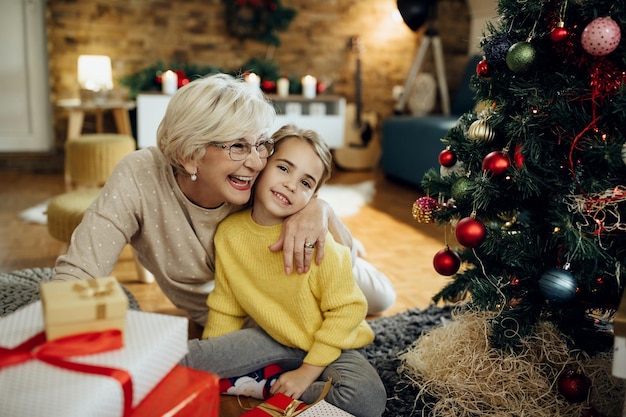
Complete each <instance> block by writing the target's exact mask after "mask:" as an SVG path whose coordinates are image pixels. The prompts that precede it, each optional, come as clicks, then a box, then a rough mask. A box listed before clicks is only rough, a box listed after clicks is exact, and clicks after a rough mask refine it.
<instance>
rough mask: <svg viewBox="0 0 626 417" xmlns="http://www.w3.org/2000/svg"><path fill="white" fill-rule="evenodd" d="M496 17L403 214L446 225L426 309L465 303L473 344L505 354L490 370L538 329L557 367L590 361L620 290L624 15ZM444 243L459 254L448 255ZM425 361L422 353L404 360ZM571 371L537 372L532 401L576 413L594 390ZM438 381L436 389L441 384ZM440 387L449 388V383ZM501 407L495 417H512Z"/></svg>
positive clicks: (504, 10)
mask: <svg viewBox="0 0 626 417" xmlns="http://www.w3.org/2000/svg"><path fill="white" fill-rule="evenodd" d="M498 14H499V16H498V19H497V21H496V23H491V24H487V26H486V28H485V31H484V35H483V38H482V40H481V43H480V47H481V49H482V51H483V55H484V59H483V60H482V61H481V62H480V63H479V64H478V66H477V67H476V75H474V77H473V78H472V88H473V89H474V91H475V96H476V99H477V102H478V103H479V105H477V107H476V108H475V109H474V111H472V112H470V113H467V114H465V115H463V116H462V117H461V118H460V119H459V122H458V123H457V126H456V127H454V128H453V129H451V130H450V131H449V132H448V134H447V135H446V137H445V138H443V139H442V142H443V144H442V151H441V153H440V155H439V160H438V162H439V165H440V166H439V167H438V168H433V169H431V170H429V171H428V172H427V173H426V174H425V176H424V177H423V179H422V186H423V189H424V191H425V192H426V193H427V195H426V196H424V197H421V198H419V199H417V200H416V201H415V202H414V204H413V217H414V218H415V219H416V220H417V221H419V222H437V223H439V224H441V225H445V228H444V229H445V230H446V242H445V244H444V248H442V250H441V251H439V252H438V253H436V254H434V259H433V265H434V268H435V269H436V270H437V272H439V273H440V274H441V275H444V276H450V277H451V279H450V281H449V282H448V283H447V284H446V285H445V286H444V288H443V289H442V290H441V291H440V292H439V293H438V294H437V295H435V297H434V301H441V300H444V301H455V302H456V301H460V300H465V301H466V303H464V305H465V306H469V307H470V308H469V310H471V311H479V312H485V313H486V312H488V313H489V314H488V315H486V317H487V319H486V321H487V322H488V330H486V331H485V334H486V335H487V336H486V337H487V339H488V343H489V344H490V347H492V348H494V349H496V350H497V351H498V352H500V353H498V354H494V353H492V352H489V351H488V353H486V356H494V355H496V356H497V355H500V354H503V355H505V356H499V357H498V361H499V362H501V361H502V358H504V357H506V355H507V354H511V355H515V354H516V353H519V352H520V351H522V350H524V349H527V351H531V352H532V351H533V350H537V349H535V348H534V347H532V342H529V340H532V339H533V338H535V339H538V338H539V337H538V336H537V334H538V333H539V330H538V324H541V323H549V324H550V325H553V326H554V327H555V328H556V329H557V330H558V334H559V335H560V336H559V337H560V338H561V339H563V340H564V343H565V344H566V346H567V349H568V350H569V352H570V353H567V355H569V356H570V359H571V358H573V357H574V356H576V355H578V353H580V352H584V355H587V356H585V357H586V358H593V357H594V355H597V354H602V353H604V354H606V353H607V352H610V350H611V348H612V343H613V335H612V332H611V326H612V318H613V316H614V314H615V312H616V309H617V307H618V305H619V302H620V297H621V294H622V291H623V288H624V283H623V279H624V277H626V43H624V42H622V37H621V36H622V35H621V32H622V30H626V2H624V1H613V0H533V1H519V0H500V1H499V4H498ZM434 162H435V164H433V165H436V162H437V161H434ZM452 233H454V236H455V237H456V242H458V243H459V245H456V243H455V244H454V245H452V244H449V243H448V242H447V240H448V239H447V237H448V234H450V235H451V234H452ZM544 330H545V328H544ZM468 339H469V336H468ZM424 343H427V342H424ZM446 343H447V342H445V341H444V342H441V343H438V344H436V345H437V346H439V347H434V348H433V349H432V352H433V353H436V355H435V356H434V357H435V358H441V357H442V353H441V352H440V351H437V349H440V347H441V345H442V344H446ZM461 343H462V342H461ZM459 345H460V344H459ZM528 346H531V347H530V348H528ZM428 350H429V348H428V346H427V345H426V344H424V345H423V346H419V349H416V352H410V353H411V354H413V353H415V354H419V355H424V352H428ZM456 350H460V347H459V348H458V349H456ZM571 352H577V353H575V354H573V355H572V354H571ZM451 354H453V353H451ZM467 354H469V353H467V352H466V353H463V354H460V356H467ZM567 355H566V356H567ZM444 356H445V355H444ZM537 356H538V357H540V359H539V361H541V360H544V361H545V362H550V360H546V355H537ZM541 357H542V358H543V359H541ZM603 358H604V359H603V361H604V362H607V360H606V356H604V357H603ZM422 359H423V358H422V357H420V358H419V360H418V361H417V362H419V363H420V366H419V367H418V371H417V373H418V374H421V376H423V375H424V374H425V372H424V371H423V365H421V364H423V363H424V362H433V363H434V362H437V360H436V359H435V360H432V361H429V360H428V359H426V360H422ZM570 359H564V360H563V361H562V362H559V363H558V364H555V363H548V365H549V366H543V368H542V369H544V371H545V370H546V369H547V368H552V369H551V370H550V372H547V371H546V372H544V371H542V372H540V374H542V375H544V376H545V377H546V378H547V381H546V385H545V387H546V388H545V390H547V391H549V392H548V395H552V394H551V393H550V392H552V391H551V390H552V389H553V388H554V387H555V386H557V385H558V391H557V389H556V388H554V389H555V391H554V392H553V394H555V395H556V396H558V395H559V394H561V396H559V398H560V400H559V401H562V400H563V396H565V399H566V400H568V401H570V402H571V403H580V402H583V401H587V400H588V392H589V391H588V390H589V389H590V385H591V384H592V383H593V382H594V381H591V380H590V379H589V378H588V377H587V376H586V375H584V373H583V372H581V371H580V369H576V367H569V368H568V365H569V364H570V363H573V362H576V361H577V360H578V359H576V358H574V359H571V361H570ZM454 366H455V364H453V365H452V367H454ZM467 366H468V367H471V366H472V365H471V364H468V365H467ZM534 366H535V364H531V365H529V367H534ZM456 367H457V368H458V367H459V366H458V365H457V366H456ZM540 367H541V366H540ZM609 367H610V365H609ZM533 369H534V368H533ZM429 372H430V371H429ZM442 374H443V375H445V376H446V378H448V375H449V371H445V372H442ZM608 374H610V371H609V372H608ZM529 375H530V373H529ZM555 375H558V376H559V379H558V383H557V382H556V380H555V379H556V378H555ZM463 378H467V376H463V377H461V378H457V379H463ZM477 379H480V378H477ZM534 379H536V376H535V377H531V378H530V380H534ZM608 379H610V375H609V376H608V377H606V378H605V381H608ZM445 384H447V388H449V387H450V378H448V379H447V382H445ZM607 384H608V385H610V386H612V387H613V388H614V387H616V386H618V385H619V384H616V383H614V382H607ZM622 385H623V384H622ZM427 386H429V385H427V384H426V385H420V388H424V387H427ZM447 388H446V389H447ZM592 388H593V387H592ZM595 388H596V394H597V396H596V397H595V398H596V402H599V400H598V398H601V397H602V396H603V395H604V396H606V395H608V394H607V393H608V391H609V389H604V388H602V389H600V388H599V387H595ZM524 389H525V388H524V387H519V391H520V392H522V391H524ZM620 389H623V386H622V388H620ZM424 391H427V389H424ZM487 391H489V390H487ZM511 391H512V390H508V391H506V390H505V391H503V393H502V396H501V397H500V398H499V399H495V400H494V401H492V404H495V403H497V402H498V401H500V400H502V398H504V396H506V395H509V393H510V392H511ZM601 391H604V392H601ZM448 392H449V391H448ZM619 393H620V394H619V395H621V397H619V396H618V397H617V398H618V400H615V398H612V399H611V398H609V399H608V400H607V401H606V403H607V404H605V405H606V406H605V407H604V409H605V410H607V409H608V410H613V411H615V410H621V401H623V398H624V397H623V391H619ZM475 394H476V392H472V395H471V397H474V396H475ZM541 394H542V395H543V394H545V393H541ZM433 395H434V396H437V394H436V393H435V394H433ZM443 395H444V396H446V397H448V398H451V397H453V396H454V393H452V394H443ZM498 395H499V394H498ZM515 395H517V394H515ZM511 396H513V394H511ZM537 396H539V394H537ZM531 398H534V397H532V396H531ZM559 401H556V400H553V399H550V398H549V401H548V402H545V403H542V405H538V406H537V409H533V408H532V407H533V406H532V405H531V404H530V403H526V405H525V406H524V405H522V406H521V407H525V408H522V409H525V410H526V412H529V414H527V415H557V414H558V415H565V414H560V413H561V412H563V410H564V408H563V406H562V404H561V403H559ZM616 401H619V404H616ZM485 402H487V401H485ZM485 402H483V406H480V407H479V406H476V407H474V405H472V407H464V406H463V405H461V406H459V404H458V403H457V404H456V407H457V410H458V409H459V408H464V410H465V413H464V414H455V415H475V414H472V413H470V412H468V411H467V410H469V409H470V408H476V409H477V410H479V411H480V408H481V407H483V410H482V411H481V412H484V411H485V410H486V409H487V408H488V407H486V406H484V403H485ZM566 402H567V401H566ZM520 403H521V404H524V401H523V400H520ZM546 404H550V407H552V406H554V407H555V408H554V409H553V411H547V410H546V407H547V406H546ZM567 406H568V404H565V407H567ZM508 407H509V409H508V410H509V411H508V412H511V414H506V415H518V414H516V413H515V412H513V411H512V410H511V407H512V406H508ZM580 407H581V408H569V409H568V408H565V409H567V410H568V412H569V413H575V414H568V415H582V414H581V413H582V412H580V411H579V410H587V411H586V412H585V413H586V414H585V415H604V414H600V413H599V412H597V411H596V409H595V408H593V404H587V405H586V406H585V407H587V408H585V407H584V406H582V405H581V406H580ZM590 407H591V408H590ZM539 408H543V409H544V410H543V412H542V413H540V412H539ZM493 409H497V407H496V406H495V405H493ZM505 409H506V408H505ZM559 410H560V411H559ZM604 412H605V413H608V412H607V411H604ZM618 412H619V411H618ZM457 413H460V411H457ZM543 413H546V414H543ZM551 413H552V414H551ZM554 413H557V414H554ZM576 413H578V414H576ZM594 413H596V414H594ZM496 414H497V413H496ZM496 414H494V415H496ZM442 415H447V414H442ZM478 415H483V414H480V412H479V413H478ZM485 415H491V414H485ZM498 415H500V414H498ZM519 415H522V414H519Z"/></svg>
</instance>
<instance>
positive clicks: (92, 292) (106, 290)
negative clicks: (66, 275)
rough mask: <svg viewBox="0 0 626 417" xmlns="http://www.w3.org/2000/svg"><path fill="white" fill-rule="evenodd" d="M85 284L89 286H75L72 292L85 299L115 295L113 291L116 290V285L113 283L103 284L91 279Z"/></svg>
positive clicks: (80, 284) (77, 284)
mask: <svg viewBox="0 0 626 417" xmlns="http://www.w3.org/2000/svg"><path fill="white" fill-rule="evenodd" d="M85 282H86V283H87V285H85V284H84V283H82V282H81V283H76V284H74V286H73V287H72V291H76V292H78V294H79V295H80V296H81V297H83V298H99V297H106V296H107V295H111V293H113V289H114V288H115V283H114V282H113V281H107V283H106V284H103V283H102V282H100V281H98V280H96V279H89V280H86V281H85Z"/></svg>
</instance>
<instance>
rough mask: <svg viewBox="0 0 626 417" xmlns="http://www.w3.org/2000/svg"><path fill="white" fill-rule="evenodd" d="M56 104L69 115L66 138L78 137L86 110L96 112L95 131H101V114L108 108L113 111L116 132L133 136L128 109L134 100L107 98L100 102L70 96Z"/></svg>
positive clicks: (132, 107) (133, 103)
mask: <svg viewBox="0 0 626 417" xmlns="http://www.w3.org/2000/svg"><path fill="white" fill-rule="evenodd" d="M57 106H59V107H60V108H62V109H64V110H66V111H67V112H68V115H69V118H68V124H67V139H68V140H70V139H72V138H75V137H78V136H80V134H81V133H82V131H83V122H84V121H85V113H86V112H92V113H95V114H96V131H97V133H102V131H103V126H102V114H103V112H104V111H106V110H110V111H111V112H112V113H113V118H114V119H115V126H116V128H117V132H118V133H121V134H125V135H129V136H133V132H132V128H131V125H130V117H129V116H128V111H129V110H131V109H134V108H135V102H134V101H130V100H128V101H123V100H107V101H103V102H102V103H100V102H83V101H81V100H80V99H77V98H76V99H74V98H70V99H62V100H59V101H58V102H57Z"/></svg>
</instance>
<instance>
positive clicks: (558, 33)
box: [550, 22, 569, 42]
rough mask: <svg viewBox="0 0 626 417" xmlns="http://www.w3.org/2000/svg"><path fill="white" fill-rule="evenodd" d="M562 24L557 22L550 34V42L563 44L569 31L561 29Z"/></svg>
mask: <svg viewBox="0 0 626 417" xmlns="http://www.w3.org/2000/svg"><path fill="white" fill-rule="evenodd" d="M563 25H564V23H563V22H559V23H558V25H557V27H555V28H554V29H552V32H550V39H552V42H563V41H564V40H565V39H567V37H568V36H569V31H568V30H567V29H565V28H564V27H563Z"/></svg>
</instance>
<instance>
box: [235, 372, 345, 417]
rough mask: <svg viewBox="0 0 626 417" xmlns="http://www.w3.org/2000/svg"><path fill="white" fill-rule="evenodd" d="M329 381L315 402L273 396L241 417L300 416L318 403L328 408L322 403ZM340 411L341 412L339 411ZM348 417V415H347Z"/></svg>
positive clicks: (281, 395) (328, 388) (329, 384)
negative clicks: (307, 402)
mask: <svg viewBox="0 0 626 417" xmlns="http://www.w3.org/2000/svg"><path fill="white" fill-rule="evenodd" d="M331 383H332V381H331V380H328V381H327V382H326V384H325V386H324V389H323V390H322V393H321V394H320V396H319V397H318V398H317V400H315V401H314V402H313V403H312V404H306V403H303V402H302V401H300V400H294V399H293V398H291V397H288V396H286V395H284V394H280V393H279V394H274V395H273V396H272V397H271V398H268V399H267V400H266V401H265V402H264V403H262V404H259V405H258V406H256V407H255V408H253V409H252V410H250V411H248V412H245V413H243V414H242V417H243V416H245V417H268V416H269V417H284V416H290V417H292V416H293V417H295V416H302V415H304V413H305V412H307V411H308V410H311V409H312V408H313V407H315V406H316V405H318V404H320V403H325V404H327V405H329V406H331V405H330V404H328V403H327V402H326V401H324V397H326V394H328V391H329V390H330V387H331ZM331 407H332V408H334V409H337V410H339V409H338V408H337V407H334V406H331ZM339 411H341V410H339ZM317 415H318V414H315V412H314V413H313V414H309V417H312V416H317ZM339 415H340V416H344V415H346V414H339ZM347 415H348V416H349V415H350V414H347Z"/></svg>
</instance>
